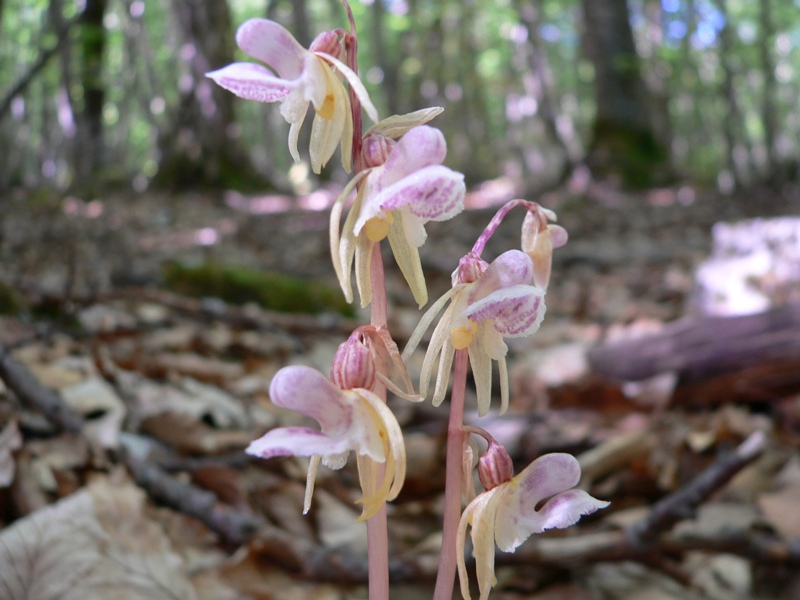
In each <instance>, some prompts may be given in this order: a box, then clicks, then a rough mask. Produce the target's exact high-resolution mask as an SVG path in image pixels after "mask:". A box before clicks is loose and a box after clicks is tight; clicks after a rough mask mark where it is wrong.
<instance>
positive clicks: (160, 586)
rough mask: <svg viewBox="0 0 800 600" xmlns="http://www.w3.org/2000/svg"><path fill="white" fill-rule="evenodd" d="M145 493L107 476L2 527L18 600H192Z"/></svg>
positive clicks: (4, 571)
mask: <svg viewBox="0 0 800 600" xmlns="http://www.w3.org/2000/svg"><path fill="white" fill-rule="evenodd" d="M143 508H144V493H143V492H142V491H141V490H139V489H138V488H136V487H135V486H133V485H132V484H130V483H127V482H122V483H120V482H117V481H112V480H110V479H109V478H106V477H103V478H100V479H98V480H95V481H94V482H93V483H91V484H90V485H89V486H88V487H87V488H85V489H83V490H81V491H79V492H76V493H75V494H73V495H71V496H69V497H67V498H65V499H63V500H61V501H59V502H57V503H55V504H53V505H51V506H49V507H47V508H44V509H42V510H39V511H37V512H36V513H34V514H32V515H31V516H29V517H26V518H24V519H22V520H20V521H18V522H16V523H15V524H13V525H12V526H10V527H8V528H6V529H5V530H3V531H2V533H0V589H2V590H3V591H2V593H3V595H4V597H6V598H14V599H15V600H23V599H24V600H104V599H107V598H114V599H115V600H161V599H165V600H167V599H168V600H174V599H175V598H180V599H182V600H183V599H185V600H194V599H195V598H196V594H195V591H194V588H193V587H192V585H191V583H190V582H189V580H188V578H187V577H186V574H185V572H184V566H183V562H182V560H181V559H180V557H179V556H178V555H177V554H176V553H175V552H174V551H173V550H172V548H171V547H170V543H169V540H168V539H167V537H166V536H165V535H164V533H163V531H162V530H161V528H160V527H159V526H158V525H156V524H155V523H154V522H152V521H150V520H149V519H148V518H146V517H145V515H144V513H143Z"/></svg>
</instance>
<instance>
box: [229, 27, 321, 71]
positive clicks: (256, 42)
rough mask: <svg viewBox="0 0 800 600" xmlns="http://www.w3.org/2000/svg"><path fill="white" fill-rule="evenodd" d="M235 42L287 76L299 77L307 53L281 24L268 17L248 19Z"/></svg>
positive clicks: (238, 31)
mask: <svg viewBox="0 0 800 600" xmlns="http://www.w3.org/2000/svg"><path fill="white" fill-rule="evenodd" d="M236 43H237V44H238V46H239V48H241V49H242V50H243V51H244V52H246V53H247V54H249V55H250V56H252V57H253V58H256V59H258V60H260V61H261V62H263V63H266V64H268V65H269V66H270V67H272V68H273V69H275V71H276V72H277V73H278V74H279V75H280V76H281V77H284V78H286V79H294V78H296V77H299V76H300V73H301V72H302V70H303V59H304V58H305V56H306V55H308V54H309V52H308V50H306V49H305V48H303V47H302V46H301V45H300V44H299V43H298V42H297V40H295V39H294V36H292V34H291V33H289V32H288V31H287V30H286V29H285V28H284V27H283V26H282V25H280V24H278V23H276V22H275V21H269V20H267V19H249V20H248V21H245V22H244V23H242V25H241V26H240V27H239V29H238V30H237V31H236Z"/></svg>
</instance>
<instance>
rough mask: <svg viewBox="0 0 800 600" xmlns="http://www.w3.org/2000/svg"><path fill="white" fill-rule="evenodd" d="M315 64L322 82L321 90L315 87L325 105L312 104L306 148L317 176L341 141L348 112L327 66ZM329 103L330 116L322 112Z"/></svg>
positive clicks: (339, 86)
mask: <svg viewBox="0 0 800 600" xmlns="http://www.w3.org/2000/svg"><path fill="white" fill-rule="evenodd" d="M317 60H318V64H319V66H320V67H321V70H322V73H323V77H324V79H323V82H322V85H321V86H317V84H316V83H315V87H322V89H323V90H324V101H323V102H322V103H321V104H320V105H317V103H314V108H315V109H316V111H317V112H316V114H315V115H314V122H313V124H312V126H311V143H310V145H309V155H310V156H309V157H310V159H311V168H312V170H313V171H314V173H319V172H320V171H321V170H322V167H324V166H325V165H326V164H327V163H328V161H329V160H330V158H331V156H333V153H334V152H335V151H336V147H337V146H338V145H339V143H340V141H341V139H342V133H343V132H344V128H345V123H346V121H347V113H348V112H350V101H349V100H348V98H347V94H346V93H345V91H344V87H343V86H342V83H341V82H340V81H339V79H338V78H337V77H336V75H334V73H333V71H331V68H330V67H329V66H328V65H327V64H325V63H324V62H322V61H321V60H319V59H317ZM328 102H330V103H332V112H331V113H330V114H327V110H326V111H325V112H321V111H322V110H323V109H324V107H325V105H326V104H327V103H328Z"/></svg>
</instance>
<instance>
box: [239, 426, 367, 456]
mask: <svg viewBox="0 0 800 600" xmlns="http://www.w3.org/2000/svg"><path fill="white" fill-rule="evenodd" d="M350 449H351V448H349V447H348V439H347V438H346V437H334V436H330V435H326V434H324V433H321V432H319V431H316V430H314V429H308V428H306V427H279V428H277V429H273V430H272V431H268V432H267V433H266V434H264V435H263V436H261V437H260V438H258V439H257V440H254V441H252V442H250V445H249V446H248V447H247V448H246V449H245V452H246V453H247V454H250V455H252V456H258V457H259V458H273V457H276V456H314V455H318V454H338V453H341V452H346V451H347V450H350Z"/></svg>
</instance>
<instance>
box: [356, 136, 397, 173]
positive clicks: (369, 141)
mask: <svg viewBox="0 0 800 600" xmlns="http://www.w3.org/2000/svg"><path fill="white" fill-rule="evenodd" d="M396 145H397V142H395V141H394V140H393V139H392V138H389V137H386V136H385V135H381V134H380V133H370V134H368V135H366V136H365V137H364V141H363V145H362V146H361V157H362V158H363V159H364V166H365V167H366V168H368V169H371V168H372V167H379V166H381V165H382V164H383V163H385V162H386V160H387V159H388V158H389V155H390V154H391V153H392V150H393V149H394V147H395V146H396Z"/></svg>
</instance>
